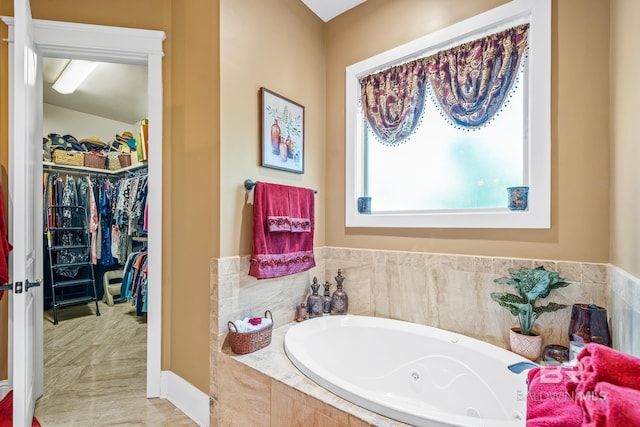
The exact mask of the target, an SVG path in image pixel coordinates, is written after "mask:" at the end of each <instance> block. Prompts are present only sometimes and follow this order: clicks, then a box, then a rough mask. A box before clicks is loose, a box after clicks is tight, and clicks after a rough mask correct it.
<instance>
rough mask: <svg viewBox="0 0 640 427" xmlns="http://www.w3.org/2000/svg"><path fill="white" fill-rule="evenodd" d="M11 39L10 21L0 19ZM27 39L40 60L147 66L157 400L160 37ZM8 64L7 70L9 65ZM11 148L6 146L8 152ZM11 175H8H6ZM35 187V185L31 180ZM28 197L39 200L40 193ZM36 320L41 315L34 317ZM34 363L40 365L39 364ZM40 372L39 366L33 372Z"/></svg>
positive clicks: (37, 29) (60, 34)
mask: <svg viewBox="0 0 640 427" xmlns="http://www.w3.org/2000/svg"><path fill="white" fill-rule="evenodd" d="M2 19H3V21H4V22H5V23H6V24H7V25H8V26H9V38H10V40H12V39H13V18H12V17H2ZM33 38H34V42H35V44H36V46H37V47H38V52H39V54H40V55H41V56H47V57H53V58H70V59H84V60H91V61H102V62H115V63H124V64H137V65H146V66H147V93H148V102H147V104H148V118H149V151H150V153H151V154H150V155H149V160H148V170H149V183H150V185H149V186H148V195H147V203H148V205H149V208H148V209H149V212H151V215H149V219H148V236H149V237H148V245H147V246H148V249H147V251H148V254H149V257H148V281H149V283H152V284H153V285H152V286H153V292H149V293H148V294H147V295H148V312H147V397H160V395H161V362H162V145H163V142H162V111H163V87H162V57H163V56H164V53H163V50H162V42H163V40H164V39H165V38H166V35H165V33H164V32H163V31H156V30H142V29H133V28H121V27H111V26H103V25H92V24H78V23H69V22H58V21H47V20H39V19H34V20H33ZM11 64H12V58H9V66H10V67H11V66H12V65H11ZM38 142H39V141H38ZM12 143H13V141H12V140H9V146H10V147H11V144H12ZM9 174H11V171H9ZM36 182H40V181H39V180H36ZM32 190H33V192H34V195H33V197H36V198H40V199H41V198H42V191H41V189H40V188H37V189H32ZM39 316H40V319H41V320H42V310H41V311H40V314H39ZM36 363H40V364H41V363H42V360H40V361H39V362H38V361H36ZM36 369H40V370H42V366H40V367H39V368H36Z"/></svg>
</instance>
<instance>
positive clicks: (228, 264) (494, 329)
mask: <svg viewBox="0 0 640 427" xmlns="http://www.w3.org/2000/svg"><path fill="white" fill-rule="evenodd" d="M315 254H316V264H317V265H316V267H315V268H313V269H312V270H310V271H307V272H304V273H300V274H297V275H294V276H288V277H284V278H282V279H268V280H256V279H255V278H253V277H250V276H248V275H247V272H248V270H249V258H248V257H247V256H243V257H229V258H222V259H214V260H212V264H211V285H212V286H211V287H212V290H211V300H212V308H211V368H212V369H211V397H212V402H213V405H212V425H233V424H217V423H215V422H213V420H217V419H218V418H217V417H218V416H219V417H220V418H219V419H221V420H222V419H225V416H226V417H227V419H228V418H229V417H230V415H229V414H228V413H227V414H226V415H225V413H224V410H223V409H222V408H227V409H228V406H227V405H226V403H227V401H225V394H226V392H227V391H228V389H227V387H228V386H229V382H228V381H231V382H233V383H234V384H238V383H242V381H245V379H242V378H236V377H235V376H231V377H229V376H228V375H229V372H227V370H228V368H229V366H228V365H227V364H226V362H223V361H222V360H221V354H222V353H219V351H220V349H222V348H223V346H224V343H225V338H226V334H227V331H228V327H227V322H228V321H229V320H232V321H233V320H237V319H240V318H243V317H246V316H255V315H259V314H262V313H263V312H264V310H266V309H269V310H270V311H271V312H272V314H273V318H274V325H275V327H276V328H277V327H279V326H282V325H286V324H287V323H289V322H291V321H292V320H293V319H294V313H295V307H296V305H297V304H299V303H300V302H303V301H304V300H305V298H306V296H307V295H308V293H309V289H310V288H309V285H310V284H311V282H312V279H313V277H314V276H316V277H317V278H318V281H319V282H320V283H324V282H325V281H327V280H328V281H330V282H331V283H332V285H333V286H332V288H331V289H332V291H333V290H335V279H334V277H335V276H336V274H337V271H338V269H341V270H342V275H343V276H345V281H344V288H345V290H346V292H347V293H348V295H349V312H350V313H352V314H362V315H374V316H380V317H389V318H395V319H399V320H406V321H411V322H415V323H419V324H425V325H429V326H436V327H440V328H443V329H447V330H451V331H454V332H458V333H462V334H465V335H469V336H472V337H475V338H478V339H481V340H484V341H487V342H490V343H493V344H496V345H499V346H503V347H505V348H508V330H509V328H510V327H511V326H515V325H516V324H517V320H516V319H515V318H514V317H513V316H511V314H510V313H509V312H508V311H506V310H505V309H503V308H501V307H500V306H498V305H497V304H496V303H495V302H494V301H493V300H491V298H490V296H489V294H490V293H491V292H494V291H503V290H508V287H507V286H504V285H498V284H496V283H494V282H493V281H494V279H495V278H497V277H500V276H502V275H506V274H508V273H507V270H508V268H511V267H514V268H517V267H520V266H537V265H544V266H545V267H546V268H548V269H551V270H555V271H558V272H559V273H560V275H561V276H563V277H565V278H566V279H567V280H569V281H571V282H572V284H571V285H570V286H569V287H566V288H563V289H559V290H554V291H553V292H552V294H551V296H550V297H549V298H548V299H547V301H554V302H558V303H564V304H567V305H571V304H574V303H594V304H597V305H599V306H603V307H607V308H608V312H609V316H610V318H611V328H612V333H613V339H614V346H615V347H616V348H618V349H620V350H622V351H625V352H628V353H632V354H635V355H640V336H638V334H635V335H634V334H633V325H636V326H637V325H640V283H639V281H638V279H636V278H634V277H631V276H629V275H627V274H626V273H625V272H623V271H622V270H619V269H617V268H616V267H613V266H609V265H606V264H593V263H579V262H565V261H553V260H533V259H516V258H513V259H512V258H491V257H475V256H462V255H451V254H430V253H416V252H397V251H380V250H363V249H349V248H333V247H325V248H316V251H315ZM570 312H571V310H570V308H567V309H564V310H560V311H558V312H555V313H545V314H544V315H543V316H542V317H541V318H540V319H539V320H538V322H537V323H536V329H538V330H539V331H540V332H541V333H542V334H543V337H544V344H548V343H557V344H563V345H568V336H567V330H568V325H569V317H570ZM234 375H237V373H234ZM247 375H248V376H249V379H251V374H247ZM253 385H255V386H256V387H259V388H260V387H262V388H260V390H262V391H265V392H266V389H264V387H266V386H264V384H261V383H257V384H253V383H252V384H251V386H253ZM277 387H279V386H277ZM285 388H286V386H285ZM220 390H223V391H224V392H220ZM273 390H274V388H273V384H272V385H271V386H270V388H269V392H270V393H271V394H270V395H271V399H273V396H274V391H273ZM277 390H279V391H278V393H279V394H278V396H277V397H276V399H280V398H281V397H282V396H280V395H281V394H284V395H286V394H287V392H285V391H283V390H281V389H280V388H278V389H277ZM223 403H224V405H223ZM229 404H233V403H232V402H229ZM283 405H285V404H283ZM286 405H291V403H290V402H289V403H286ZM286 405H285V406H286ZM276 406H277V407H278V408H280V405H276ZM305 407H306V406H305ZM291 408H297V409H296V410H302V409H301V408H299V407H298V406H295V405H294V406H292V407H291ZM281 409H282V408H281ZM285 409H286V408H284V409H282V410H283V411H285ZM225 410H226V409H225ZM273 410H274V409H273V407H272V408H271V411H273ZM278 410H280V409H278ZM305 410H306V409H305ZM218 411H219V413H218ZM286 411H289V409H286ZM286 411H285V412H286ZM286 413H289V412H286ZM320 413H321V414H322V411H321V412H320ZM279 414H280V413H279V412H276V416H278V417H279V416H280V415H279ZM272 415H273V413H272ZM313 416H314V417H316V416H318V417H320V418H322V416H323V415H313ZM213 417H216V418H213ZM314 419H315V418H314ZM327 422H328V421H327ZM256 425H259V424H256ZM327 425H331V424H327Z"/></svg>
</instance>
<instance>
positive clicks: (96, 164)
mask: <svg viewBox="0 0 640 427" xmlns="http://www.w3.org/2000/svg"><path fill="white" fill-rule="evenodd" d="M84 166H86V167H88V168H95V169H106V167H107V157H106V156H104V155H101V154H94V153H84Z"/></svg>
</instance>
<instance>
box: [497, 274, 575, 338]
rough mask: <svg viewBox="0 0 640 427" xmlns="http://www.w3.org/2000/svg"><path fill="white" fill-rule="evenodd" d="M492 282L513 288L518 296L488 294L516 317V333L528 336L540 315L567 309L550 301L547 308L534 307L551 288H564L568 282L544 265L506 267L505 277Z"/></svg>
mask: <svg viewBox="0 0 640 427" xmlns="http://www.w3.org/2000/svg"><path fill="white" fill-rule="evenodd" d="M494 282H495V283H501V284H504V285H509V286H513V287H514V288H515V289H516V291H518V294H517V295H516V294H511V293H508V292H492V293H491V298H492V299H493V300H494V301H495V302H497V303H498V304H500V306H501V307H504V308H506V309H507V310H509V311H510V312H511V314H513V315H514V316H517V317H518V320H519V321H520V333H521V334H523V335H532V333H531V330H532V329H533V325H534V324H535V322H536V320H538V318H539V317H540V316H541V315H542V313H549V312H552V311H556V310H560V309H563V308H566V307H568V306H567V305H565V304H556V303H554V302H551V303H549V304H547V305H536V300H537V299H538V298H546V297H548V296H549V293H550V292H551V290H552V289H557V288H564V287H565V286H569V285H570V283H569V282H567V281H565V279H564V278H563V277H560V275H559V274H558V273H556V272H555V271H548V270H546V269H545V268H544V266H542V265H541V266H539V267H536V268H529V267H520V268H519V269H515V268H510V269H509V276H508V277H499V278H497V279H495V280H494Z"/></svg>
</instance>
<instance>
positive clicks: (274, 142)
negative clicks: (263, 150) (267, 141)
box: [271, 119, 280, 155]
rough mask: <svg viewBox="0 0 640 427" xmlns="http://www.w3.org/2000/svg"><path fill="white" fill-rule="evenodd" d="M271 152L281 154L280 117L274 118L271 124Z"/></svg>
mask: <svg viewBox="0 0 640 427" xmlns="http://www.w3.org/2000/svg"><path fill="white" fill-rule="evenodd" d="M271 152H272V153H273V154H275V155H279V154H280V126H279V125H278V119H273V124H272V125H271Z"/></svg>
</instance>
